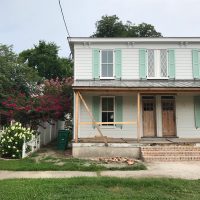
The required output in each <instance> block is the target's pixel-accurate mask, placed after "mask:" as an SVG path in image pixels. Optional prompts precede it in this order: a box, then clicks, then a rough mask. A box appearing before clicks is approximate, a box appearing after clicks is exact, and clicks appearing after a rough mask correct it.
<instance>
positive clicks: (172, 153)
mask: <svg viewBox="0 0 200 200" xmlns="http://www.w3.org/2000/svg"><path fill="white" fill-rule="evenodd" d="M142 155H143V156H200V151H163V150H162V151H142Z"/></svg>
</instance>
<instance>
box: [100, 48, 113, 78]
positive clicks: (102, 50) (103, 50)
mask: <svg viewBox="0 0 200 200" xmlns="http://www.w3.org/2000/svg"><path fill="white" fill-rule="evenodd" d="M102 51H112V52H113V76H111V77H102ZM100 79H115V50H114V49H101V50H100Z"/></svg>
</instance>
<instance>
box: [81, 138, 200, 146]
mask: <svg viewBox="0 0 200 200" xmlns="http://www.w3.org/2000/svg"><path fill="white" fill-rule="evenodd" d="M107 141H108V143H127V144H135V143H138V141H137V139H132V138H109V137H108V138H107ZM78 143H104V140H103V138H101V137H93V138H79V139H78ZM139 143H140V144H193V143H200V138H141V139H140V142H139Z"/></svg>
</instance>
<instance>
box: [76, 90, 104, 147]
mask: <svg viewBox="0 0 200 200" xmlns="http://www.w3.org/2000/svg"><path fill="white" fill-rule="evenodd" d="M77 94H78V95H79V97H80V99H81V101H82V102H83V105H84V106H85V109H86V110H87V112H88V114H89V116H90V118H91V120H92V122H93V124H94V126H95V127H96V128H97V130H98V132H99V134H100V135H101V137H102V138H103V140H104V143H105V146H108V140H107V137H104V135H103V133H102V132H101V129H100V128H99V125H98V124H97V122H96V121H95V119H94V117H93V115H92V112H91V111H90V109H89V107H88V106H87V104H86V102H85V100H84V99H83V97H82V95H81V94H80V92H77Z"/></svg>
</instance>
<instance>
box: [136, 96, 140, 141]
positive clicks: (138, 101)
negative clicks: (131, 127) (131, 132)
mask: <svg viewBox="0 0 200 200" xmlns="http://www.w3.org/2000/svg"><path fill="white" fill-rule="evenodd" d="M140 99H141V98H140V93H139V92H138V94H137V142H138V143H139V142H140V118H141V116H140V110H141V105H140V103H141V102H140Z"/></svg>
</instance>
